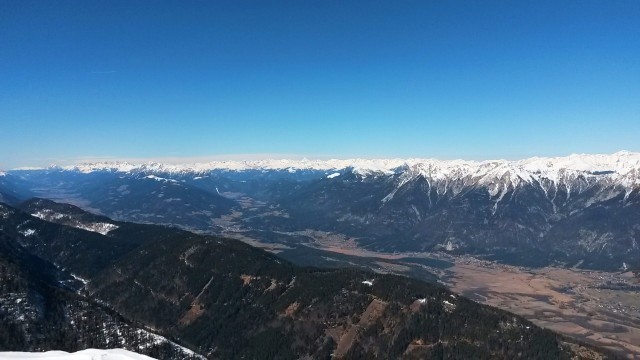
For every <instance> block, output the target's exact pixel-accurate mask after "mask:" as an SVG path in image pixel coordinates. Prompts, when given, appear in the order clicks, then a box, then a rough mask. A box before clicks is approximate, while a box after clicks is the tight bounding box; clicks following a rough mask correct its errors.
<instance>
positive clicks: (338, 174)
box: [327, 172, 340, 179]
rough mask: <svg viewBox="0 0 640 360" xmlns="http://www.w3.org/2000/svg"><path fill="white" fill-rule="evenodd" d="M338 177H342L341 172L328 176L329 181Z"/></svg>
mask: <svg viewBox="0 0 640 360" xmlns="http://www.w3.org/2000/svg"><path fill="white" fill-rule="evenodd" d="M338 176H340V173H339V172H335V173H333V174H331V175H327V179H333V178H335V177H338Z"/></svg>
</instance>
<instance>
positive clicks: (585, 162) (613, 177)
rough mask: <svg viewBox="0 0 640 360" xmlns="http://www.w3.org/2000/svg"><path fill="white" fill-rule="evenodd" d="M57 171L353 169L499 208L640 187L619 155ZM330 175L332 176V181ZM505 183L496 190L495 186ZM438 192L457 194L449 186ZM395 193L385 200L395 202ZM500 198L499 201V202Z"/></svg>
mask: <svg viewBox="0 0 640 360" xmlns="http://www.w3.org/2000/svg"><path fill="white" fill-rule="evenodd" d="M57 169H62V170H69V171H79V172H83V173H90V172H94V171H110V172H125V173H126V172H141V173H143V174H176V173H190V174H193V175H198V176H199V177H201V176H204V175H206V172H208V171H213V170H221V171H245V170H261V171H269V170H280V171H288V172H296V171H300V170H318V171H325V172H331V175H329V176H338V175H334V174H340V173H339V172H338V171H341V170H345V169H352V170H353V171H354V172H355V173H356V174H359V175H361V176H370V175H374V176H378V175H394V174H401V175H402V176H403V177H404V178H406V179H405V181H404V182H406V181H409V180H411V178H415V177H417V176H423V177H424V178H425V179H427V180H428V181H429V186H431V183H432V182H434V181H435V182H437V181H447V180H448V179H456V180H461V181H463V182H466V183H473V184H478V185H483V186H486V187H487V188H488V189H490V192H491V196H492V198H494V201H496V204H497V203H498V202H499V201H500V200H502V198H501V197H500V196H498V195H499V194H503V193H505V192H506V191H507V190H508V189H511V188H513V187H515V186H518V185H520V184H522V183H535V182H537V183H539V184H540V186H544V187H545V189H547V190H549V189H551V188H553V189H557V187H558V185H559V184H564V185H563V186H565V185H566V184H567V183H568V182H569V181H574V180H576V179H577V178H578V177H579V176H581V177H584V178H587V180H589V179H596V180H605V181H609V182H611V184H612V185H620V186H623V187H625V188H629V187H638V186H640V153H633V152H628V151H620V152H617V153H614V154H573V155H569V156H565V157H547V158H543V157H533V158H529V159H523V160H486V161H467V160H437V159H418V158H411V159H398V158H396V159H330V160H310V159H300V160H287V159H270V160H242V161H241V160H230V161H211V162H204V163H192V164H161V163H157V162H149V163H143V164H130V163H128V162H99V163H89V164H81V165H75V166H67V167H58V168H57ZM329 176H328V177H329ZM146 178H149V179H154V180H157V181H172V182H175V180H171V179H166V178H162V177H159V176H157V175H147V176H146ZM497 181H499V182H500V183H502V184H501V185H502V186H504V187H502V186H500V187H497V185H496V182H497ZM437 190H438V191H442V192H444V191H449V190H451V191H454V192H455V191H456V189H450V188H448V187H444V188H442V189H437ZM392 194H393V193H391V194H389V195H390V196H389V197H387V198H385V199H386V201H388V200H390V199H391V198H392V197H393V195H392ZM496 196H497V198H496Z"/></svg>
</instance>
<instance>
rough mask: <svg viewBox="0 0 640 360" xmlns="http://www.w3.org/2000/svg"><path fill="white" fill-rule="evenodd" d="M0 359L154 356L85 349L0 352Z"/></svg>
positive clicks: (132, 358) (115, 359)
mask: <svg viewBox="0 0 640 360" xmlns="http://www.w3.org/2000/svg"><path fill="white" fill-rule="evenodd" d="M0 359H5V360H24V359H37V360H63V359H64V360H153V359H154V358H152V357H149V356H146V355H141V354H137V353H134V352H131V351H127V350H123V349H109V350H98V349H86V350H81V351H77V352H74V353H68V352H65V351H46V352H0Z"/></svg>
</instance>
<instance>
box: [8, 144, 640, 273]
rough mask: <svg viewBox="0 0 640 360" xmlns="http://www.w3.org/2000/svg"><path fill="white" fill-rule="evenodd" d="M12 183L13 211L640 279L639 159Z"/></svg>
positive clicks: (49, 174)
mask: <svg viewBox="0 0 640 360" xmlns="http://www.w3.org/2000/svg"><path fill="white" fill-rule="evenodd" d="M3 178H4V179H5V182H2V180H0V194H4V195H0V196H3V198H5V199H6V202H8V203H16V202H17V201H19V200H23V199H25V198H26V197H25V194H36V195H37V196H40V197H45V198H51V199H59V200H63V201H67V202H72V203H75V204H77V205H79V206H81V207H83V208H85V209H90V210H92V211H95V212H100V213H102V214H105V215H108V216H110V217H113V218H116V219H119V220H127V221H135V222H144V223H156V224H167V225H174V226H180V227H183V228H187V229H191V230H197V231H204V232H210V233H222V232H225V231H227V232H228V231H236V230H237V231H254V230H259V231H270V232H277V233H290V232H296V231H301V230H305V229H315V230H323V231H329V232H336V233H341V234H345V235H348V236H350V237H354V238H356V239H357V242H358V244H359V245H360V246H362V247H365V248H367V249H370V250H382V251H391V252H395V251H443V252H448V253H452V254H473V255H476V256H480V257H484V258H487V259H495V260H500V261H505V262H509V263H513V264H519V265H546V264H561V265H564V266H578V267H584V268H597V269H607V270H617V269H622V270H623V269H629V268H636V269H637V268H640V247H639V246H638V242H639V241H640V221H639V220H638V219H640V154H638V153H631V152H618V153H615V154H610V155H571V156H568V157H560V158H531V159H525V160H519V161H506V160H496V161H463V160H451V161H440V160H430V159H408V160H403V159H390V160H389V159H387V160H367V159H354V160H325V161H315V160H298V161H289V160H262V161H227V162H211V163H205V164H187V165H166V164H158V163H148V164H139V165H133V164H128V163H118V162H114V163H96V164H83V165H78V166H70V167H51V168H46V169H22V170H11V171H8V172H7V174H6V175H5V176H4V177H0V179H3ZM9 180H10V181H9ZM220 219H224V221H219V220H220Z"/></svg>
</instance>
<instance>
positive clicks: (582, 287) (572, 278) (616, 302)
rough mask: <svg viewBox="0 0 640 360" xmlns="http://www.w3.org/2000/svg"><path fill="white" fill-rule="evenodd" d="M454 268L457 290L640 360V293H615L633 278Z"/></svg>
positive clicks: (462, 261)
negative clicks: (615, 285)
mask: <svg viewBox="0 0 640 360" xmlns="http://www.w3.org/2000/svg"><path fill="white" fill-rule="evenodd" d="M455 263H456V265H455V266H453V267H451V268H449V269H447V275H446V276H445V278H444V280H445V283H446V284H447V285H448V286H449V287H450V288H451V289H452V290H453V291H456V292H458V293H460V294H463V295H464V296H466V297H468V298H471V299H473V300H476V301H478V302H481V303H484V304H488V305H492V306H496V307H498V308H501V309H504V310H507V311H510V312H513V313H515V314H518V315H522V316H524V317H525V318H527V319H529V320H531V321H532V322H534V323H535V324H537V325H539V326H542V327H545V328H548V329H551V330H553V331H556V332H558V333H561V334H564V335H568V336H571V337H574V338H577V339H580V340H583V341H586V342H589V343H592V344H595V345H598V346H602V347H606V348H609V349H611V350H614V351H616V352H620V353H625V354H629V358H637V359H640V296H639V295H640V292H639V291H638V290H637V289H635V290H625V289H612V288H611V287H612V284H621V283H625V282H626V283H628V284H631V283H632V282H633V280H632V279H631V278H632V275H631V274H630V273H623V274H619V273H605V272H596V271H584V270H575V269H562V268H556V267H546V268H541V269H527V268H521V267H513V266H505V265H498V264H494V263H489V262H485V261H478V260H476V259H470V258H458V259H456V260H455ZM632 286H633V285H631V286H629V287H632ZM636 287H637V286H636Z"/></svg>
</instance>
